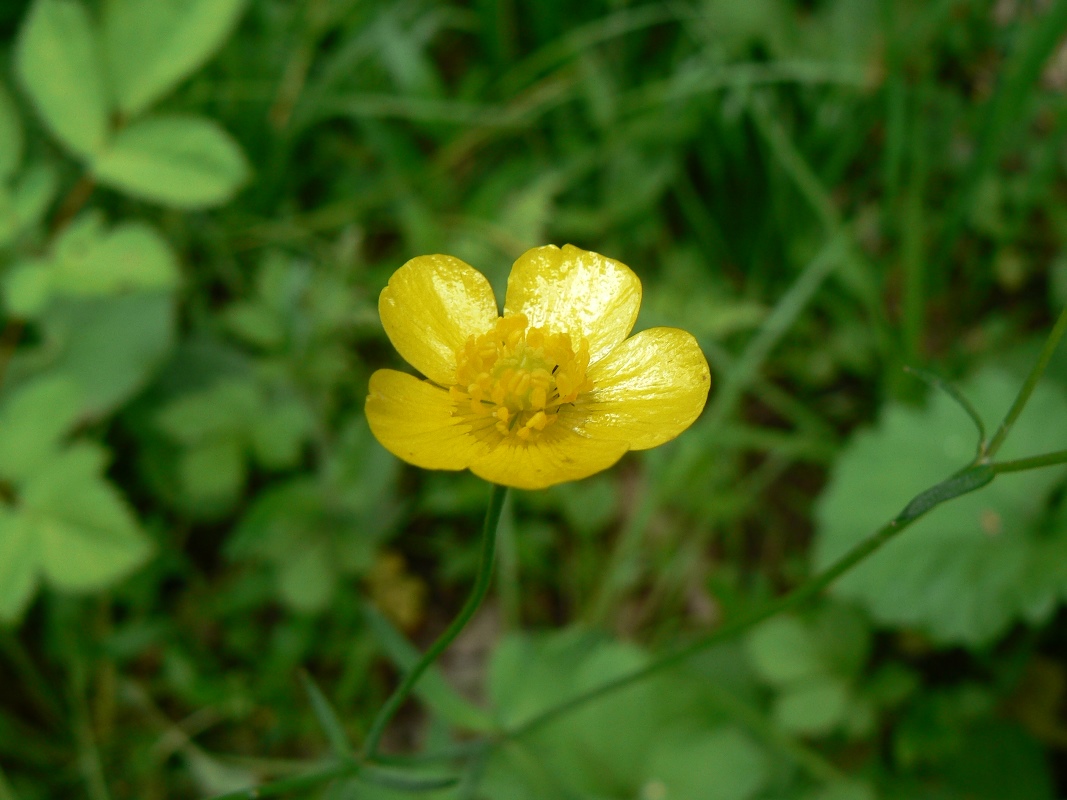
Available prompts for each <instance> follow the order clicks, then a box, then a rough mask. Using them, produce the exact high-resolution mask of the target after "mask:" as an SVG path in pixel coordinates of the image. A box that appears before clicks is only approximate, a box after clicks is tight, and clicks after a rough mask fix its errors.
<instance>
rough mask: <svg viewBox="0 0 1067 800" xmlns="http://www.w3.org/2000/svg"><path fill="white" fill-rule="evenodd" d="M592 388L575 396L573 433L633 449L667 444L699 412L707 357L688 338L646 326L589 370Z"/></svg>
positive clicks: (704, 398)
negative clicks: (579, 418) (578, 418)
mask: <svg viewBox="0 0 1067 800" xmlns="http://www.w3.org/2000/svg"><path fill="white" fill-rule="evenodd" d="M588 375H589V379H590V380H591V381H592V382H593V389H592V391H590V392H589V393H588V394H586V395H584V396H583V397H581V398H579V401H578V403H577V408H576V409H575V411H576V412H578V413H580V414H581V416H582V417H584V419H583V420H582V421H581V422H580V423H579V424H575V426H574V427H575V429H576V430H578V431H580V432H581V433H584V434H585V435H587V436H589V437H591V438H595V439H608V440H622V441H625V442H627V443H628V444H629V446H630V449H632V450H646V449H648V448H649V447H656V446H657V445H661V444H663V443H664V442H668V441H670V440H671V439H673V438H674V437H675V436H677V435H678V434H679V433H681V432H682V431H684V430H685V429H686V428H688V427H689V426H690V425H692V424H693V421H694V420H695V419H696V418H697V417H698V416H700V412H701V411H703V410H704V403H705V402H707V399H708V388H709V387H710V386H711V374H710V372H709V370H708V362H707V359H705V358H704V354H703V353H702V352H701V351H700V345H698V344H697V341H696V339H694V338H693V337H692V335H691V334H689V333H687V332H685V331H683V330H679V329H678V328H649V329H648V330H646V331H641V332H640V333H638V334H637V335H635V336H633V337H631V338H629V339H627V340H626V341H625V342H623V343H622V344H621V345H619V347H617V348H616V349H615V350H614V351H612V352H611V353H610V354H609V355H608V356H607V357H606V358H604V359H603V360H602V361H600V362H598V363H597V364H595V365H593V366H591V367H590V368H589V373H588Z"/></svg>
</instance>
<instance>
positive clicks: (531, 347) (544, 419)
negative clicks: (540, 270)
mask: <svg viewBox="0 0 1067 800" xmlns="http://www.w3.org/2000/svg"><path fill="white" fill-rule="evenodd" d="M588 366H589V345H588V344H587V343H586V341H585V340H584V339H583V340H581V341H580V343H579V345H578V348H577V352H576V351H575V348H574V345H573V344H572V342H571V338H570V337H569V336H568V335H566V334H563V333H551V332H549V331H546V330H545V329H544V328H531V327H529V321H528V320H527V318H526V315H524V314H515V315H512V316H507V317H501V318H500V319H498V320H497V321H496V323H495V325H494V326H493V328H492V329H491V330H489V331H487V332H486V333H484V334H482V335H481V336H471V337H469V338H468V339H467V341H466V342H464V344H463V346H462V347H460V348H459V349H458V350H457V351H456V385H455V386H452V387H450V388H449V394H450V396H451V397H452V399H453V401H454V405H453V408H454V409H455V410H454V412H453V413H456V414H466V413H468V411H467V409H469V410H470V411H469V413H471V414H473V415H475V416H481V417H491V418H493V419H495V423H494V424H493V425H492V426H491V427H492V429H493V430H495V431H497V432H498V433H499V434H500V435H501V436H505V437H515V438H517V439H518V440H519V441H522V442H529V441H532V440H533V439H534V438H536V437H537V436H539V435H540V434H541V432H542V431H544V430H545V429H546V428H548V427H549V426H551V425H552V423H554V422H555V421H556V418H557V417H558V416H559V408H560V406H562V405H566V404H568V403H574V402H575V401H576V400H577V399H578V396H579V395H581V394H582V393H584V392H588V391H589V390H590V389H591V388H592V383H591V382H590V381H589V379H588V378H586V375H585V373H586V369H587V367H588Z"/></svg>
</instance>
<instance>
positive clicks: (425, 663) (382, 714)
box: [363, 485, 508, 761]
mask: <svg viewBox="0 0 1067 800" xmlns="http://www.w3.org/2000/svg"><path fill="white" fill-rule="evenodd" d="M507 493H508V490H507V487H506V486H496V485H494V486H493V491H492V493H491V494H490V495H489V507H488V508H487V509H486V512H485V525H484V526H483V528H482V551H481V555H480V557H479V560H478V576H477V578H476V579H475V581H474V587H473V588H472V589H471V593H470V595H469V596H468V597H467V602H466V603H464V604H463V608H462V609H461V610H460V612H459V615H458V616H457V617H456V618H455V619H454V620H452V624H451V625H449V626H448V629H447V630H446V631H445V632H444V633H442V634H441V635H440V636H439V637H438V639H437V641H436V642H434V643H433V645H431V646H430V649H429V650H427V651H426V653H425V654H424V655H423V656H422V658H420V659H419V660H418V662H416V664H415V666H414V667H412V668H411V670H410V671H409V672H408V673H407V675H405V676H404V680H402V681H401V682H400V685H399V686H398V687H397V688H396V691H394V692H393V694H392V695H391V696H390V697H389V699H388V700H387V701H386V702H385V705H384V706H382V709H381V711H379V712H378V716H377V717H375V719H374V722H373V724H372V725H371V727H370V731H369V732H368V733H367V741H366V743H365V745H364V747H363V752H364V758H365V759H366V760H368V761H369V760H373V759H374V757H375V756H376V755H377V753H378V744H379V743H380V742H381V738H382V734H383V733H385V728H386V726H387V725H388V724H389V721H390V720H391V719H392V718H393V717H394V716H395V715H396V712H397V711H399V710H400V706H402V705H403V704H404V701H405V700H407V698H408V695H410V694H411V691H412V689H414V688H415V684H416V683H418V681H419V678H420V677H422V673H424V672H425V671H426V670H427V669H428V668H429V666H430V665H431V664H433V663H434V662H435V661H436V660H437V658H438V657H439V656H440V655H441V653H443V652H444V651H445V649H446V648H447V647H448V646H449V645H450V644H452V641H453V640H454V639H455V638H456V637H457V636H458V635H459V632H460V631H462V630H463V628H464V627H465V626H466V625H467V623H468V622H470V619H471V617H473V616H474V612H475V611H477V610H478V606H480V605H481V604H482V600H483V599H485V594H486V592H487V591H488V590H489V580H490V578H491V577H492V574H493V555H494V553H495V551H496V530H497V526H498V525H499V523H500V512H501V511H502V510H503V508H504V499H505V498H506V497H507Z"/></svg>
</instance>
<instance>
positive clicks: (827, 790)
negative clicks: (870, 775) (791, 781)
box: [804, 779, 878, 800]
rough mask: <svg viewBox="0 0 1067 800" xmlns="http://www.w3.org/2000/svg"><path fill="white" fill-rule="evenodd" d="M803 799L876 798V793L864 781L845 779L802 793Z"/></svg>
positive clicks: (861, 799)
mask: <svg viewBox="0 0 1067 800" xmlns="http://www.w3.org/2000/svg"><path fill="white" fill-rule="evenodd" d="M804 800H878V795H877V794H875V791H874V789H872V788H871V787H870V786H869V785H867V784H866V783H861V782H859V781H854V780H848V779H846V780H840V781H834V782H833V783H831V784H828V785H827V786H823V787H822V788H820V789H818V790H816V791H814V792H812V793H811V794H807V795H804Z"/></svg>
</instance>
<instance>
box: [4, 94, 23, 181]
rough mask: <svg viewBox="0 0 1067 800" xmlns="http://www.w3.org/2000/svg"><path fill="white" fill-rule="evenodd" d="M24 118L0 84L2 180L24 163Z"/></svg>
mask: <svg viewBox="0 0 1067 800" xmlns="http://www.w3.org/2000/svg"><path fill="white" fill-rule="evenodd" d="M24 144H25V143H24V141H23V134H22V119H21V118H20V117H19V112H18V108H16V107H15V103H14V101H13V100H12V99H11V95H10V94H8V92H7V89H6V88H5V87H4V86H3V85H0V180H6V179H8V178H10V177H11V176H12V175H14V174H15V172H16V170H18V168H19V164H21V163H22V149H23V146H24Z"/></svg>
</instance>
